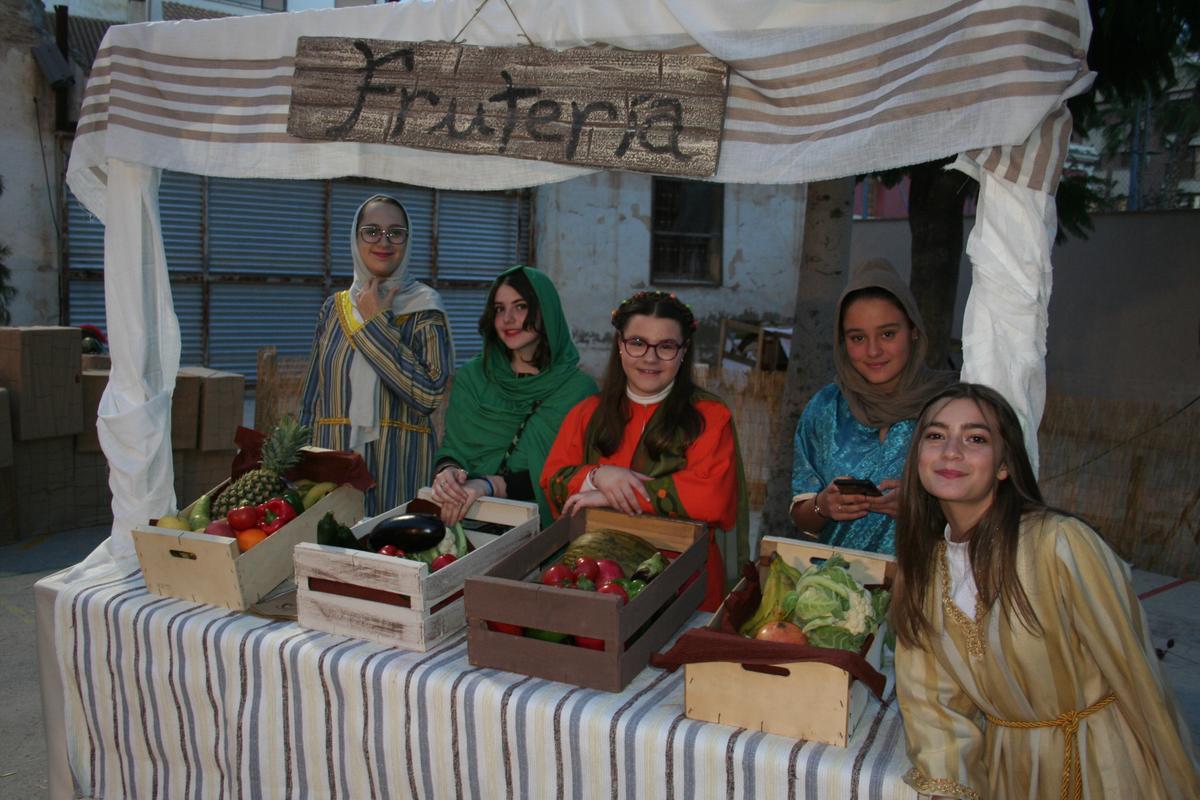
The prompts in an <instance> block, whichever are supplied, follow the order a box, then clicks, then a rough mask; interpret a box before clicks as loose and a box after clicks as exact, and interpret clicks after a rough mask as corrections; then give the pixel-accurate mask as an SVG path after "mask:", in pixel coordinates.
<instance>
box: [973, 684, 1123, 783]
mask: <svg viewBox="0 0 1200 800" xmlns="http://www.w3.org/2000/svg"><path fill="white" fill-rule="evenodd" d="M1116 699H1117V696H1116V695H1115V694H1109V695H1108V697H1102V698H1100V699H1099V700H1097V701H1096V702H1094V703H1092V704H1091V705H1090V706H1088V707H1087V708H1085V709H1083V710H1082V711H1065V712H1063V713H1062V714H1059V715H1058V716H1057V717H1055V718H1054V719H1043V720H1038V721H1037V722H1025V721H1023V720H1017V721H1013V720H1008V719H997V718H996V717H993V716H992V715H991V714H985V715H984V716H986V717H987V721H988V722H990V723H991V724H993V725H999V726H1000V727H1002V728H1024V729H1026V730H1029V729H1032V728H1062V732H1063V771H1062V786H1061V787H1059V790H1058V796H1059V800H1080V798H1082V797H1083V765H1082V764H1081V763H1080V760H1081V759H1080V758H1079V751H1078V749H1077V748H1076V742H1075V734H1077V733H1078V732H1079V722H1080V720H1082V719H1083V718H1084V717H1088V716H1091V715H1092V714H1095V713H1096V712H1097V711H1099V710H1100V709H1102V708H1104V707H1105V706H1107V705H1109V704H1110V703H1112V702H1113V701H1114V700H1116Z"/></svg>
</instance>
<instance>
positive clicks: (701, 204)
mask: <svg viewBox="0 0 1200 800" xmlns="http://www.w3.org/2000/svg"><path fill="white" fill-rule="evenodd" d="M653 191H654V196H653V201H652V207H651V219H652V220H653V231H652V233H651V241H650V282H651V283H655V284H698V285H703V286H720V285H721V264H722V262H723V259H722V257H721V231H722V228H723V226H724V220H725V187H724V185H722V184H720V183H706V182H703V181H689V180H680V179H676V178H655V179H654V190H653Z"/></svg>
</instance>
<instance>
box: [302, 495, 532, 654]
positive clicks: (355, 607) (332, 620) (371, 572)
mask: <svg viewBox="0 0 1200 800" xmlns="http://www.w3.org/2000/svg"><path fill="white" fill-rule="evenodd" d="M419 496H421V497H423V498H425V499H427V498H428V496H429V493H428V490H427V489H422V490H421V492H420V494H419ZM407 508H408V503H405V504H403V505H401V506H398V507H397V508H394V509H391V510H390V511H387V512H385V513H383V514H379V515H378V516H375V517H372V518H371V519H367V520H363V521H362V522H361V523H359V524H358V525H356V526H355V527H354V529H353V530H354V532H355V535H358V536H360V537H361V535H365V533H366V532H369V531H370V530H371V529H373V528H374V526H375V525H376V524H378V523H379V522H381V521H382V520H384V519H387V518H389V517H392V516H395V515H396V514H402V513H404V512H405V511H406V510H407ZM467 518H468V519H471V520H477V521H480V522H490V523H494V524H497V525H504V526H507V527H508V528H509V530H508V531H507V532H505V533H504V534H503V535H501V536H498V537H495V538H492V539H491V540H490V541H488V542H487V543H486V544H484V545H482V546H477V548H476V549H475V550H473V551H471V552H470V553H467V555H465V556H463V557H462V558H460V559H458V560H456V561H454V562H453V563H451V564H449V565H447V566H445V567H443V568H442V569H440V570H438V571H437V572H430V571H429V567H428V565H426V564H424V563H422V562H420V561H413V560H412V559H407V558H397V557H395V556H384V555H380V554H378V553H369V552H366V551H363V550H351V549H348V548H344V547H330V546H322V545H316V544H304V545H300V546H299V547H297V548H296V550H295V565H296V606H297V613H298V618H299V621H300V624H301V625H303V626H305V627H306V628H312V629H314V630H320V631H325V632H327V633H335V634H338V635H341V636H350V637H354V638H359V639H369V640H371V641H374V642H379V643H381V644H386V645H389V646H391V647H397V648H400V649H403V650H417V651H420V652H425V651H427V650H429V649H431V648H433V647H436V646H437V645H438V644H440V643H441V642H443V641H445V639H446V638H448V637H449V636H451V635H452V634H454V633H456V632H457V631H459V630H461V629H462V626H463V624H464V622H465V620H466V616H465V612H464V610H463V606H464V604H463V598H462V596H461V595H462V590H463V581H465V580H466V579H467V578H468V577H469V576H472V575H477V574H480V573H482V572H483V571H484V570H486V569H487V568H488V567H490V566H492V565H493V564H495V563H496V562H497V561H500V560H502V559H504V558H505V557H506V556H507V555H509V554H510V553H512V552H514V551H515V550H517V549H519V548H520V547H521V545H523V544H524V543H525V542H527V541H528V540H529V539H530V538H531V537H533V535H534V534H536V533H537V531H538V527H539V519H538V508H537V505H535V504H533V503H521V502H516V501H513V500H504V499H500V498H493V497H482V498H480V499H479V500H478V501H476V502H475V504H474V505H472V506H471V508H470V509H469V510H468V512H467ZM471 534H472V532H470V531H468V536H470V535H471ZM314 581H316V583H314ZM322 581H326V582H330V583H332V584H334V585H333V586H331V585H330V583H324V584H322V583H321V582H322ZM390 595H398V596H400V598H402V601H403V602H407V603H408V605H407V606H404V605H397V604H395V603H394V602H392V598H391V597H390Z"/></svg>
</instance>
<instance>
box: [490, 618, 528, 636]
mask: <svg viewBox="0 0 1200 800" xmlns="http://www.w3.org/2000/svg"><path fill="white" fill-rule="evenodd" d="M487 626H488V630H490V631H496V632H497V633H507V634H511V635H512V636H524V635H525V629H524V628H522V627H521V626H520V625H513V624H512V623H511V622H491V621H490V620H489V621H488V624H487Z"/></svg>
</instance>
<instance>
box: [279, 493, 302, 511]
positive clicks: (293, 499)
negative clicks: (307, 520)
mask: <svg viewBox="0 0 1200 800" xmlns="http://www.w3.org/2000/svg"><path fill="white" fill-rule="evenodd" d="M280 497H282V498H283V499H284V500H287V504H288V505H289V506H291V507H292V508H294V509H295V510H296V515H297V516H299V515H300V514H303V513H304V497H303V496H302V495H301V494H300V493H299V492H297V491H296V490H295V489H288V490H286V491H285V492H284V493H283V494H281V495H280Z"/></svg>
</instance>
